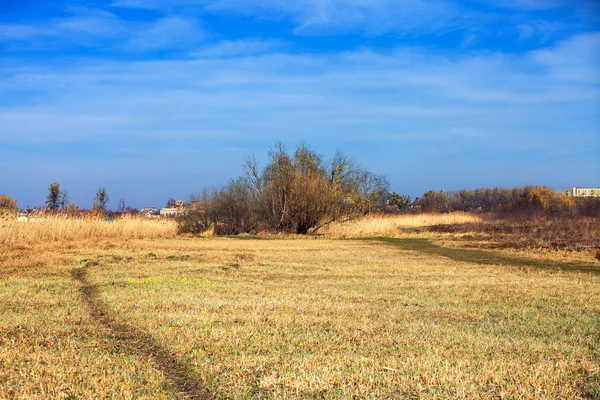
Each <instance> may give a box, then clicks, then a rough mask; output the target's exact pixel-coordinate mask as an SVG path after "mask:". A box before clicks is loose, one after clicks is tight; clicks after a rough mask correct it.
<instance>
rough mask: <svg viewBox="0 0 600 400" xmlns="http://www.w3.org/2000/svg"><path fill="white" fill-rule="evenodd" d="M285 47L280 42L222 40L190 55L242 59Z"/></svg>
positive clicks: (283, 43)
mask: <svg viewBox="0 0 600 400" xmlns="http://www.w3.org/2000/svg"><path fill="white" fill-rule="evenodd" d="M285 45H286V44H285V42H283V41H281V40H262V39H240V40H223V41H220V42H217V43H215V44H209V45H206V46H204V47H202V48H200V49H198V50H196V51H192V52H191V54H190V55H191V56H193V57H197V58H225V57H242V56H251V55H260V54H266V53H271V52H274V51H279V50H283V49H284V48H285Z"/></svg>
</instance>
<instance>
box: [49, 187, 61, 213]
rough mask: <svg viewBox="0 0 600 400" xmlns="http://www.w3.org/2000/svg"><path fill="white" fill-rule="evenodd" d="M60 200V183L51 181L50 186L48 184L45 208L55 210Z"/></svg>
mask: <svg viewBox="0 0 600 400" xmlns="http://www.w3.org/2000/svg"><path fill="white" fill-rule="evenodd" d="M60 202H61V194H60V185H59V184H58V183H51V184H50V186H48V198H47V200H46V208H47V209H48V210H51V211H56V210H58V208H59V207H60Z"/></svg>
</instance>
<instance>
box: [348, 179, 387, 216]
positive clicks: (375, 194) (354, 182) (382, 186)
mask: <svg viewBox="0 0 600 400" xmlns="http://www.w3.org/2000/svg"><path fill="white" fill-rule="evenodd" d="M349 183H350V189H351V191H350V193H349V195H350V197H351V198H352V201H353V203H354V209H355V211H357V212H359V213H361V214H369V213H371V212H372V211H374V210H376V209H377V208H380V207H381V206H382V205H383V204H384V203H385V200H386V197H387V193H388V187H389V183H388V181H387V178H386V177H385V176H383V175H377V174H374V173H372V172H370V171H367V170H365V169H362V168H358V169H357V170H356V171H354V172H353V173H352V174H351V176H350V177H349Z"/></svg>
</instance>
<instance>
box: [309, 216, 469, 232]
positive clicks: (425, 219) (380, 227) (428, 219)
mask: <svg viewBox="0 0 600 400" xmlns="http://www.w3.org/2000/svg"><path fill="white" fill-rule="evenodd" d="M468 222H481V217H480V216H479V215H475V214H469V213H462V212H457V213H448V214H400V215H381V214H374V215H367V216H364V217H361V218H358V219H354V220H350V221H344V222H334V223H332V224H329V225H327V226H325V227H323V228H321V229H320V230H319V233H321V234H324V235H331V236H334V237H365V236H392V237H394V236H401V235H403V233H404V232H403V231H402V229H403V228H419V227H424V226H431V225H440V224H463V223H468Z"/></svg>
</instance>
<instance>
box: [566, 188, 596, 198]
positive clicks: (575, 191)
mask: <svg viewBox="0 0 600 400" xmlns="http://www.w3.org/2000/svg"><path fill="white" fill-rule="evenodd" d="M562 193H563V194H564V195H565V196H573V197H600V188H580V187H574V188H572V189H564V190H562Z"/></svg>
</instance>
